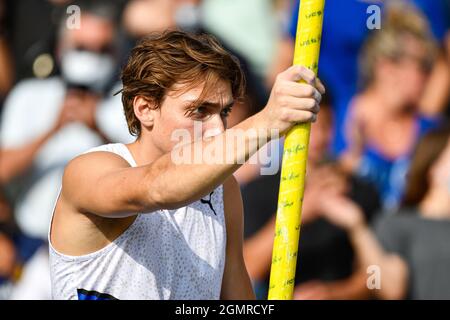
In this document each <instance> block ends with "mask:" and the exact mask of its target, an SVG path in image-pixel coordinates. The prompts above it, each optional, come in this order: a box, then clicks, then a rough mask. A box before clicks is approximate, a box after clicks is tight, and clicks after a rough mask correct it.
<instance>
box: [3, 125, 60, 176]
mask: <svg viewBox="0 0 450 320" xmlns="http://www.w3.org/2000/svg"><path fill="white" fill-rule="evenodd" d="M56 130H57V129H51V130H50V131H49V132H48V133H46V134H44V135H43V136H41V137H39V138H37V139H36V140H35V141H33V142H31V143H29V144H27V145H25V146H23V147H21V148H15V149H12V148H11V149H0V182H1V183H8V182H9V181H10V180H11V179H13V178H14V177H16V176H18V175H20V174H22V173H24V172H25V171H26V170H27V169H28V168H29V167H30V166H31V164H32V163H33V160H34V157H35V156H36V153H37V152H38V151H39V149H40V148H41V147H42V146H43V145H44V144H45V143H46V142H47V141H48V139H49V138H50V137H51V136H53V135H54V134H55V132H56Z"/></svg>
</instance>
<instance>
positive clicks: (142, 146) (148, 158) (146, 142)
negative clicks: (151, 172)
mask: <svg viewBox="0 0 450 320" xmlns="http://www.w3.org/2000/svg"><path fill="white" fill-rule="evenodd" d="M127 147H128V148H129V150H130V152H131V154H132V155H133V158H134V160H135V161H136V164H137V165H138V166H142V165H146V164H149V163H152V162H154V161H155V160H156V159H158V158H160V157H161V156H163V155H164V153H163V152H162V151H160V150H159V149H158V148H157V147H156V146H155V145H154V144H153V142H152V141H151V140H150V138H149V137H148V136H145V135H141V136H140V137H139V138H138V139H137V140H136V141H135V142H132V143H130V144H128V145H127Z"/></svg>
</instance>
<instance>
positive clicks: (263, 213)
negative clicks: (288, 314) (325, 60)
mask: <svg viewBox="0 0 450 320" xmlns="http://www.w3.org/2000/svg"><path fill="white" fill-rule="evenodd" d="M325 97H326V96H325ZM330 105H331V103H329V102H327V101H326V100H325V101H323V102H322V104H321V111H320V114H319V117H318V121H317V122H316V123H314V124H313V125H312V132H311V141H310V146H309V160H308V166H307V170H308V172H307V186H306V189H305V195H304V202H303V210H302V229H301V236H300V243H299V247H300V248H301V249H300V256H299V260H298V263H297V276H296V285H297V286H296V289H295V297H296V298H299V299H346V298H347V299H356V298H364V297H365V295H366V291H365V289H364V287H363V286H364V282H363V285H362V286H361V281H360V279H361V277H365V276H366V274H365V272H364V271H363V270H360V269H357V268H354V265H353V262H354V261H353V252H352V248H351V245H350V242H349V240H348V237H347V235H346V233H345V232H344V231H343V230H342V229H341V228H339V227H336V226H335V225H333V224H331V223H328V222H327V221H326V220H325V219H323V218H321V215H320V212H321V211H322V210H329V207H328V206H327V205H326V203H327V201H328V198H329V197H332V196H333V197H337V196H339V197H343V198H346V199H347V198H351V199H353V200H354V201H356V202H357V203H359V204H360V205H361V206H363V207H364V210H365V214H364V215H365V217H366V218H367V220H369V221H370V220H371V219H372V216H373V214H374V213H375V211H376V210H378V208H379V203H378V200H377V196H376V191H375V190H374V188H373V187H371V186H370V185H367V184H366V183H364V182H362V181H360V180H359V179H357V178H354V177H351V176H346V175H345V174H344V173H343V172H342V171H341V170H340V169H339V168H338V167H337V165H336V164H335V163H334V162H332V161H331V159H330V157H329V155H328V153H327V151H328V149H329V145H330V143H331V138H332V124H333V118H332V112H331V106H330ZM279 181H280V175H279V174H278V175H273V176H269V175H268V176H261V177H258V178H257V179H255V180H254V181H252V182H250V183H248V184H247V185H245V186H243V187H242V197H243V200H244V201H243V202H244V212H245V215H246V220H245V222H246V223H245V225H244V227H245V239H246V240H245V243H244V258H245V262H246V266H247V269H248V271H249V274H250V277H251V278H252V280H253V282H254V284H255V291H256V293H257V295H258V297H259V298H265V290H266V289H267V281H268V275H269V269H270V263H271V258H272V244H273V233H274V230H275V216H274V213H275V211H276V207H277V197H278V186H279Z"/></svg>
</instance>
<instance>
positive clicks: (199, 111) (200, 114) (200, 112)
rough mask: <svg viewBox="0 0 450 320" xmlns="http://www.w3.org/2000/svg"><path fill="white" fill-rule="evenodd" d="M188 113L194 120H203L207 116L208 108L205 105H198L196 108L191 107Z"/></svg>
mask: <svg viewBox="0 0 450 320" xmlns="http://www.w3.org/2000/svg"><path fill="white" fill-rule="evenodd" d="M188 115H189V116H190V117H192V118H194V119H195V120H205V119H206V118H208V117H209V115H210V114H209V110H208V108H207V107H204V106H199V107H197V108H193V109H191V110H190V111H189V113H188Z"/></svg>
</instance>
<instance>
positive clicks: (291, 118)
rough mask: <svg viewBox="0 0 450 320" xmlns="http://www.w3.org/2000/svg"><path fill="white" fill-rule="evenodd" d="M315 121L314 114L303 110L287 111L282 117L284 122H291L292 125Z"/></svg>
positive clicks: (315, 116)
mask: <svg viewBox="0 0 450 320" xmlns="http://www.w3.org/2000/svg"><path fill="white" fill-rule="evenodd" d="M316 119H317V115H316V114H315V113H313V112H311V111H305V110H296V109H289V110H288V111H286V112H285V115H284V121H287V122H291V123H293V124H300V123H305V122H314V121H316Z"/></svg>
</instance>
